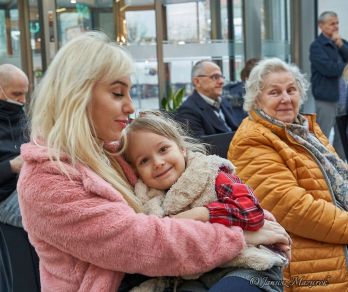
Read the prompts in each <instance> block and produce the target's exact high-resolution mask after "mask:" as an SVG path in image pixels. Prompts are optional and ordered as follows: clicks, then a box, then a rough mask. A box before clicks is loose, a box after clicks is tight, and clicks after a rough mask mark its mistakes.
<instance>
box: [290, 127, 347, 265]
mask: <svg viewBox="0 0 348 292" xmlns="http://www.w3.org/2000/svg"><path fill="white" fill-rule="evenodd" d="M313 135H314V136H315V137H316V138H317V139H318V137H317V136H316V135H315V133H314V132H313ZM286 136H287V138H288V140H289V141H290V142H291V143H292V144H295V145H298V146H300V147H302V148H304V149H305V150H307V152H308V153H309V154H310V155H311V156H312V157H313V158H314V160H315V161H316V162H317V164H318V166H319V168H320V170H321V173H322V174H323V175H324V178H325V181H326V184H327V185H328V188H329V192H330V195H331V198H332V201H333V202H334V204H335V206H336V207H337V208H339V209H341V210H344V209H343V207H342V206H340V205H339V204H338V203H337V200H336V198H335V195H334V193H333V190H332V187H331V183H330V181H329V178H328V177H327V174H326V172H325V171H324V169H323V166H322V165H321V163H320V161H319V160H318V158H316V157H315V155H314V154H313V153H312V151H310V150H309V149H308V148H307V147H306V146H304V145H301V144H300V143H298V142H294V141H293V138H292V137H289V136H288V132H287V131H286ZM318 141H320V140H319V139H318ZM320 143H321V141H320ZM344 211H346V210H344ZM346 212H347V211H346ZM343 249H344V257H345V259H346V268H347V269H348V246H347V245H346V244H345V245H344V246H343Z"/></svg>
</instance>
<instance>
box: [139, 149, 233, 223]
mask: <svg viewBox="0 0 348 292" xmlns="http://www.w3.org/2000/svg"><path fill="white" fill-rule="evenodd" d="M221 167H224V168H226V169H228V170H229V171H230V172H232V173H233V172H234V170H235V168H234V166H233V165H232V163H231V162H230V161H228V160H227V159H224V158H221V157H219V156H216V155H204V154H201V153H194V152H190V153H189V154H188V159H187V167H186V170H185V172H184V173H183V174H182V175H181V176H180V178H179V179H178V180H177V182H176V183H175V184H174V185H172V187H171V188H170V189H169V190H168V191H167V193H165V192H163V191H160V190H156V189H149V188H148V187H147V186H146V185H145V184H144V183H143V182H142V181H141V180H140V179H139V180H138V182H137V183H136V185H135V194H136V196H137V197H138V198H139V199H140V200H141V202H142V203H143V205H144V210H145V213H147V214H155V215H157V216H160V217H162V216H165V215H173V214H177V213H179V212H182V211H184V210H187V209H191V208H193V207H198V206H203V205H205V204H207V203H210V202H212V201H214V200H216V193H215V179H216V176H217V175H218V172H219V169H220V168H221Z"/></svg>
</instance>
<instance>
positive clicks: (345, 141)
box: [336, 115, 348, 159]
mask: <svg viewBox="0 0 348 292" xmlns="http://www.w3.org/2000/svg"><path fill="white" fill-rule="evenodd" d="M336 125H337V129H338V133H339V134H340V138H341V142H342V146H343V149H344V154H345V155H346V158H347V159H348V137H347V126H348V115H343V116H337V117H336Z"/></svg>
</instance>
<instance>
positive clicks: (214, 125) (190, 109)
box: [175, 90, 237, 137]
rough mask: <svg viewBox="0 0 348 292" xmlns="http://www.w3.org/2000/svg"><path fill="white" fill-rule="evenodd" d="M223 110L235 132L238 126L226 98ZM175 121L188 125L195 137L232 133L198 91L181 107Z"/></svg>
mask: <svg viewBox="0 0 348 292" xmlns="http://www.w3.org/2000/svg"><path fill="white" fill-rule="evenodd" d="M221 110H222V112H223V114H224V116H225V120H226V124H227V125H228V126H229V127H230V128H231V130H232V131H235V130H236V129H237V125H235V124H234V123H233V120H232V109H231V106H230V105H229V102H228V101H227V100H226V99H225V98H222V102H221ZM175 119H176V120H177V121H179V122H182V123H184V124H187V125H188V127H189V129H190V130H191V133H192V134H193V135H194V136H195V137H201V136H205V135H212V134H219V133H227V132H230V130H229V129H227V128H226V126H225V125H224V123H223V121H221V120H220V119H219V118H218V117H217V115H216V114H215V112H214V109H213V107H212V106H211V105H209V104H208V103H207V102H205V101H204V99H203V98H202V97H201V96H200V95H199V94H198V92H197V91H196V90H195V91H194V92H193V94H192V95H191V96H189V97H188V98H187V99H186V100H185V102H184V103H183V104H182V105H181V106H180V108H179V109H178V111H177V113H176V115H175Z"/></svg>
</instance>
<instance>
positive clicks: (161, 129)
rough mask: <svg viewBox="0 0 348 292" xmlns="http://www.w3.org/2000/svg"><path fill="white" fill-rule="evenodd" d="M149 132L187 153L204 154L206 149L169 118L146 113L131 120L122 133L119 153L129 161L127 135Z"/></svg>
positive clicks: (157, 113) (158, 114)
mask: <svg viewBox="0 0 348 292" xmlns="http://www.w3.org/2000/svg"><path fill="white" fill-rule="evenodd" d="M136 131H141V132H150V133H154V134H157V135H159V136H163V137H166V138H167V139H169V140H171V141H173V142H175V143H176V144H177V145H178V146H179V148H181V149H185V150H187V152H190V151H192V152H201V153H204V154H206V152H207V151H206V147H205V145H204V144H202V143H200V142H199V141H198V140H197V139H194V138H192V137H190V136H189V135H188V134H187V132H186V130H184V128H183V127H182V126H181V125H180V124H179V123H177V122H176V121H174V120H173V119H172V118H170V117H169V116H168V115H164V114H163V113H160V112H151V111H148V112H146V113H143V114H142V115H141V116H140V117H139V118H136V119H135V120H133V121H132V122H131V123H130V124H129V125H128V126H127V127H126V128H125V129H124V130H123V132H122V135H121V139H120V153H123V154H124V156H125V158H126V159H127V160H128V161H129V155H127V148H128V146H129V139H128V135H129V134H130V133H132V132H136Z"/></svg>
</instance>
